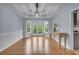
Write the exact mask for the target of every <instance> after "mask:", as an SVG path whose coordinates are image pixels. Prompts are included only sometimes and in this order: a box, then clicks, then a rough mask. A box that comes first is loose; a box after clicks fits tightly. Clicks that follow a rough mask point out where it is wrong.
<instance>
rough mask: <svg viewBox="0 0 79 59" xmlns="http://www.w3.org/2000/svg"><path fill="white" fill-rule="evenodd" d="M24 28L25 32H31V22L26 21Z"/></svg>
mask: <svg viewBox="0 0 79 59" xmlns="http://www.w3.org/2000/svg"><path fill="white" fill-rule="evenodd" d="M26 28H27V32H30V31H31V22H30V21H27V23H26Z"/></svg>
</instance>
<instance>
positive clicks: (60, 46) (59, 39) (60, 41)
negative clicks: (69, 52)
mask: <svg viewBox="0 0 79 59" xmlns="http://www.w3.org/2000/svg"><path fill="white" fill-rule="evenodd" d="M59 45H60V48H61V35H60V39H59Z"/></svg>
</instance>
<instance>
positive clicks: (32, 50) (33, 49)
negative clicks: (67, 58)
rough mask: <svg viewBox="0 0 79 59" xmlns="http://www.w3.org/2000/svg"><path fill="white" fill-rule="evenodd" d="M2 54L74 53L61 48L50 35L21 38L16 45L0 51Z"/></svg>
mask: <svg viewBox="0 0 79 59" xmlns="http://www.w3.org/2000/svg"><path fill="white" fill-rule="evenodd" d="M0 54H1V55H74V54H75V53H73V52H72V51H70V50H68V49H67V50H66V51H65V50H64V48H63V47H62V48H61V49H60V48H59V44H58V43H57V42H56V41H55V40H51V39H49V38H48V37H40V36H38V37H30V38H28V39H21V40H20V41H18V42H17V43H15V44H14V45H12V46H10V47H9V48H7V49H5V50H4V51H2V52H0Z"/></svg>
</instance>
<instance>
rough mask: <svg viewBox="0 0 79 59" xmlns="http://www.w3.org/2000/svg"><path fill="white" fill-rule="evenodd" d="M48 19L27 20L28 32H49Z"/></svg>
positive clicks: (39, 33) (36, 33)
mask: <svg viewBox="0 0 79 59" xmlns="http://www.w3.org/2000/svg"><path fill="white" fill-rule="evenodd" d="M48 28H49V27H48V21H27V22H26V32H27V33H31V34H32V35H43V34H44V33H48Z"/></svg>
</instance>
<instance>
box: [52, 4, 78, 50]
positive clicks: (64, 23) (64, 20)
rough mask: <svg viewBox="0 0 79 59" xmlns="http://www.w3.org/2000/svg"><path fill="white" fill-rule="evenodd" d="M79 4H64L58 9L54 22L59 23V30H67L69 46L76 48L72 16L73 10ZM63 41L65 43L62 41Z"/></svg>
mask: <svg viewBox="0 0 79 59" xmlns="http://www.w3.org/2000/svg"><path fill="white" fill-rule="evenodd" d="M78 7H79V4H77V3H76V4H64V5H62V7H61V8H60V9H59V10H58V13H57V15H56V16H55V17H54V19H53V24H54V23H56V24H58V27H59V30H58V31H59V32H67V33H68V38H67V47H68V48H70V49H73V48H74V39H73V20H72V18H71V12H72V10H73V9H75V8H78ZM62 43H64V42H63V41H62Z"/></svg>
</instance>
